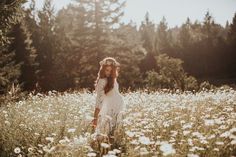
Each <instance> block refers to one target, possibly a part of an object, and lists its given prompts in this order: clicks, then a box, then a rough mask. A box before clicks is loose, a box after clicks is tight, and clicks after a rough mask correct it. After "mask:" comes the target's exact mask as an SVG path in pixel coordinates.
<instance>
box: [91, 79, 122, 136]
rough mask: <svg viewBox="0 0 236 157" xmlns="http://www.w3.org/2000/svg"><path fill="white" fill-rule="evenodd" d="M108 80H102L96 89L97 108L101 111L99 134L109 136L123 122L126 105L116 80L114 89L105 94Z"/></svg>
mask: <svg viewBox="0 0 236 157" xmlns="http://www.w3.org/2000/svg"><path fill="white" fill-rule="evenodd" d="M106 83H107V78H100V79H99V81H98V84H97V87H96V92H97V97H96V107H97V108H99V109H100V112H99V114H98V121H97V127H96V130H95V132H96V133H97V134H105V135H108V134H109V133H111V131H114V129H115V128H116V127H117V126H118V125H119V124H120V123H121V122H122V119H123V112H124V109H125V103H124V101H123V97H122V95H121V94H120V92H119V84H118V82H117V80H116V79H115V82H114V88H113V89H111V90H110V91H109V92H108V93H107V94H105V91H104V87H105V86H106Z"/></svg>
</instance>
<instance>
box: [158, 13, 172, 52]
mask: <svg viewBox="0 0 236 157" xmlns="http://www.w3.org/2000/svg"><path fill="white" fill-rule="evenodd" d="M169 48H170V36H169V33H168V26H167V22H166V19H165V17H163V18H162V20H161V21H160V23H159V25H158V27H157V32H156V41H155V50H156V52H157V54H160V53H166V51H167V50H168V49H169Z"/></svg>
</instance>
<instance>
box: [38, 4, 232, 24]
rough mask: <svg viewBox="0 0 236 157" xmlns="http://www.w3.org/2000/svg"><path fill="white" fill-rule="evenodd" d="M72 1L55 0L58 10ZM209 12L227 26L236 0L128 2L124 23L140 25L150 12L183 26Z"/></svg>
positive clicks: (154, 16) (156, 19) (216, 20)
mask: <svg viewBox="0 0 236 157" xmlns="http://www.w3.org/2000/svg"><path fill="white" fill-rule="evenodd" d="M43 2H44V0H36V6H37V8H39V9H40V8H41V7H42V5H43ZM70 2H73V1H71V0H53V3H54V5H55V8H56V9H57V10H59V9H61V8H62V7H64V6H66V5H67V4H68V3H70ZM207 11H209V12H210V14H211V15H212V16H213V18H214V20H215V22H216V23H219V24H221V25H222V26H225V23H226V21H227V20H228V21H229V22H230V23H231V22H232V18H233V16H234V14H235V13H236V0H126V7H125V8H124V13H125V15H124V17H122V19H121V21H122V22H124V23H128V22H130V20H132V21H133V22H134V23H136V24H137V25H140V23H141V21H142V20H143V19H144V16H145V14H146V13H147V12H148V13H149V15H150V20H151V21H153V22H155V23H159V22H160V20H161V19H162V17H163V16H165V18H166V21H167V24H168V26H169V27H175V26H181V24H182V23H184V22H185V21H186V19H187V17H189V18H190V20H191V21H195V20H198V21H200V22H202V21H203V19H204V16H205V14H206V12H207Z"/></svg>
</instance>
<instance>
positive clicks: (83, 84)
mask: <svg viewBox="0 0 236 157" xmlns="http://www.w3.org/2000/svg"><path fill="white" fill-rule="evenodd" d="M55 2H56V1H55ZM25 3H26V2H25V1H24V0H10V1H3V2H1V3H0V47H1V48H0V51H1V52H0V93H1V94H4V93H6V92H7V91H8V90H9V89H10V88H11V86H12V83H14V84H19V85H20V87H21V89H22V90H23V91H32V90H35V89H36V90H38V91H41V92H43V91H49V90H58V91H65V90H68V89H80V88H88V89H93V88H94V87H93V84H94V81H95V79H96V77H97V73H98V70H99V61H100V60H102V59H103V58H104V57H106V56H112V57H114V58H116V59H117V60H118V61H119V62H120V63H121V72H120V75H119V77H120V78H119V82H120V84H121V85H120V86H121V87H122V88H123V89H127V88H130V89H137V88H172V89H174V88H178V89H181V90H193V89H195V90H196V89H198V88H199V87H200V83H201V82H203V81H210V82H211V83H215V84H217V83H218V84H222V83H230V82H227V80H233V82H234V79H235V78H236V63H235V62H236V61H235V58H236V14H235V16H234V18H233V19H232V22H227V23H226V25H225V26H221V25H220V24H217V23H216V22H215V21H214V19H213V17H212V15H211V14H210V13H209V12H206V14H205V17H204V19H203V21H201V22H199V21H194V22H192V21H191V20H190V19H189V18H187V19H186V22H185V23H183V24H182V26H180V27H177V26H176V27H174V28H169V27H168V23H167V21H166V19H165V17H163V19H162V20H161V21H160V22H159V23H158V24H156V23H154V22H152V21H151V20H150V16H149V14H148V13H147V14H146V15H145V16H144V20H143V21H142V24H141V25H140V26H139V27H138V26H137V25H136V24H135V23H133V22H132V21H131V22H130V23H128V24H124V23H122V22H120V21H121V18H122V16H123V15H124V9H125V0H99V1H87V0H76V1H74V2H73V3H71V4H68V5H67V6H66V7H64V8H62V9H60V10H59V11H56V10H55V8H54V6H53V4H52V1H51V0H45V2H44V5H43V8H42V9H40V10H38V9H36V7H35V0H32V1H31V2H30V5H29V6H28V7H26V6H25V5H24V4H25ZM219 80H220V81H219ZM222 80H224V81H222ZM225 80H226V81H225ZM217 81H218V82H217ZM231 83H232V82H231ZM234 83H235V82H234Z"/></svg>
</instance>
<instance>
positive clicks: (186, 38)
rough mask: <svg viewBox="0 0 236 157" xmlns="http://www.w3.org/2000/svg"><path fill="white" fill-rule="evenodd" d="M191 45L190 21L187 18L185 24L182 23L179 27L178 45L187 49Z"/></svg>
mask: <svg viewBox="0 0 236 157" xmlns="http://www.w3.org/2000/svg"><path fill="white" fill-rule="evenodd" d="M191 43H192V36H191V21H190V19H189V18H187V20H186V23H184V24H183V25H182V27H181V30H180V33H179V45H180V47H181V48H185V49H186V48H188V47H189V46H190V44H191Z"/></svg>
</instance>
